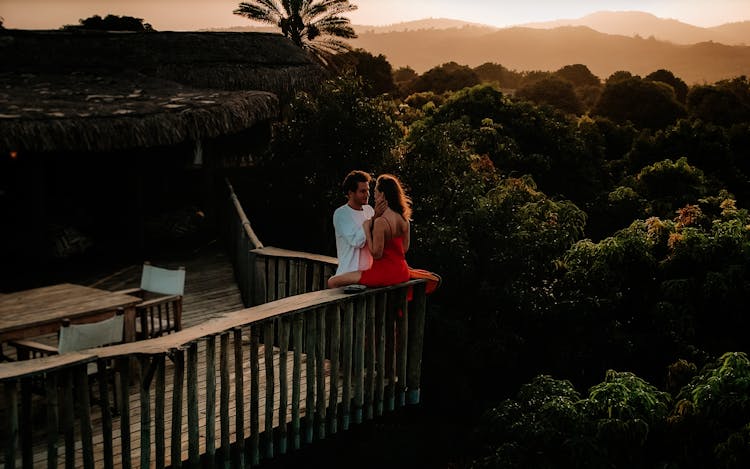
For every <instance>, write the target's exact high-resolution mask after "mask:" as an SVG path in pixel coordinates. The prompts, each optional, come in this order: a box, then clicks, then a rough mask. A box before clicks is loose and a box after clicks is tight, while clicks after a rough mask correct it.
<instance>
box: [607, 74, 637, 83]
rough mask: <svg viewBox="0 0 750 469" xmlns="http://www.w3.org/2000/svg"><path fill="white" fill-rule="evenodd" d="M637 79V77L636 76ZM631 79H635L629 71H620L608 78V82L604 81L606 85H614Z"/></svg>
mask: <svg viewBox="0 0 750 469" xmlns="http://www.w3.org/2000/svg"><path fill="white" fill-rule="evenodd" d="M636 77H637V76H636ZM630 78H634V76H633V74H632V73H630V72H628V71H627V70H618V71H616V72H614V73H612V75H610V76H608V77H607V79H606V80H604V84H605V85H613V84H615V83H617V82H620V81H625V80H628V79H630Z"/></svg>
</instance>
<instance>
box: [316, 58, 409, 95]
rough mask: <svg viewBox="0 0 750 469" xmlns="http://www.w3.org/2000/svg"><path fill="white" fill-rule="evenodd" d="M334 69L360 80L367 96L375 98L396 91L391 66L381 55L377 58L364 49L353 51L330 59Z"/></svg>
mask: <svg viewBox="0 0 750 469" xmlns="http://www.w3.org/2000/svg"><path fill="white" fill-rule="evenodd" d="M331 61H332V63H334V64H335V65H334V66H335V68H337V69H339V70H341V71H342V72H343V73H352V74H354V75H356V76H359V77H361V78H362V84H363V86H364V89H365V93H366V94H367V96H370V97H375V96H378V95H381V94H385V93H392V92H394V91H395V90H396V85H395V83H394V82H393V71H392V68H391V64H390V63H389V62H388V60H387V59H386V58H385V56H384V55H383V54H379V55H378V56H377V57H376V56H374V55H372V54H371V53H369V52H367V51H366V50H364V49H355V50H352V51H349V52H345V53H342V54H337V55H335V56H333V57H332V59H331Z"/></svg>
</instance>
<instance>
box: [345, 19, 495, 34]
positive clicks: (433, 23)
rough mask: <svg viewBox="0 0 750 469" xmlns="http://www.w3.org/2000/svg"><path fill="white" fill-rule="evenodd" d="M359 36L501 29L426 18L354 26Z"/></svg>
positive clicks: (459, 21) (464, 22) (478, 24)
mask: <svg viewBox="0 0 750 469" xmlns="http://www.w3.org/2000/svg"><path fill="white" fill-rule="evenodd" d="M353 27H354V30H355V31H356V32H357V34H365V33H376V34H382V33H392V32H398V31H416V30H420V29H451V28H466V29H467V30H470V31H471V32H490V31H497V30H498V29H499V28H496V27H494V26H488V25H486V24H480V23H470V22H468V21H461V20H452V19H449V18H425V19H422V20H414V21H404V22H401V23H394V24H388V25H385V26H368V25H357V24H355V25H353Z"/></svg>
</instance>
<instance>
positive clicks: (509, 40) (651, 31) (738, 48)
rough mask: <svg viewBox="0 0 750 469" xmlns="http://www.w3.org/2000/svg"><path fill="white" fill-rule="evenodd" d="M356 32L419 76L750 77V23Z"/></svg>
mask: <svg viewBox="0 0 750 469" xmlns="http://www.w3.org/2000/svg"><path fill="white" fill-rule="evenodd" d="M353 27H354V29H355V31H356V32H357V34H358V38H357V39H352V40H349V43H350V44H351V45H352V46H353V47H355V48H362V49H365V50H367V51H368V52H370V53H372V54H375V55H378V54H383V55H384V56H385V57H386V58H387V59H388V61H389V62H390V63H391V65H392V66H393V68H394V69H396V68H399V67H405V66H409V67H411V68H413V69H414V70H415V71H416V72H418V73H423V72H425V71H426V70H428V69H430V68H432V67H435V66H437V65H440V64H443V63H446V62H450V61H454V62H457V63H459V64H463V65H469V66H471V67H475V66H477V65H481V64H482V63H485V62H494V63H499V64H502V65H503V66H505V67H506V68H508V69H511V70H516V71H525V70H550V71H552V70H557V69H559V68H560V67H563V66H565V65H570V64H576V63H581V64H584V65H586V66H587V67H588V68H589V69H590V70H591V71H592V72H593V73H594V74H595V75H597V76H599V77H600V78H602V79H604V78H606V77H608V76H609V75H611V74H612V73H613V72H615V71H618V70H627V71H629V72H631V73H633V74H636V75H647V74H649V73H651V72H653V71H655V70H658V69H660V68H665V69H668V70H670V71H672V72H673V73H674V74H675V75H677V76H679V77H680V78H682V79H683V80H685V81H686V82H687V83H688V84H694V83H713V82H715V81H718V80H721V79H725V78H733V77H736V76H740V75H750V46H749V45H750V21H742V22H737V23H727V24H723V25H720V26H716V27H711V28H702V27H698V26H694V25H690V24H687V23H682V22H679V21H677V20H673V19H665V18H659V17H656V16H654V15H652V14H649V13H643V12H637V11H619V12H598V13H593V14H590V15H587V16H584V17H582V18H578V19H570V20H566V19H561V20H556V21H551V22H545V23H529V24H524V25H519V26H513V27H507V28H497V27H493V26H488V25H483V24H477V23H469V22H464V21H460V20H453V19H447V18H428V19H423V20H417V21H409V22H403V23H397V24H392V25H387V26H368V25H353ZM232 30H235V31H236V30H245V31H247V30H255V31H259V30H262V31H278V29H276V28H232Z"/></svg>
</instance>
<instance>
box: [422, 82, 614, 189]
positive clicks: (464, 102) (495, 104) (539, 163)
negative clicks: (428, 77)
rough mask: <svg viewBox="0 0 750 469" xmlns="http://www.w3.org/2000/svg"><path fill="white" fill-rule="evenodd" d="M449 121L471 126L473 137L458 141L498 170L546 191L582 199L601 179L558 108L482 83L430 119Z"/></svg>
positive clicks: (454, 98)
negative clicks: (528, 178)
mask: <svg viewBox="0 0 750 469" xmlns="http://www.w3.org/2000/svg"><path fill="white" fill-rule="evenodd" d="M454 120H461V121H465V122H468V124H469V125H470V126H471V128H472V129H474V138H472V139H468V140H466V139H465V140H463V143H462V144H464V145H471V146H472V147H473V149H474V150H475V151H476V152H477V153H480V154H487V155H488V156H489V157H490V159H491V160H492V162H493V163H494V165H495V167H496V168H498V170H499V171H500V172H501V173H502V174H508V175H523V174H530V175H532V176H533V178H534V181H535V182H536V183H537V184H538V185H539V187H540V188H541V190H542V191H544V192H545V193H547V194H550V195H552V196H558V195H561V196H563V197H566V198H568V199H571V200H573V201H574V202H576V203H579V204H582V203H584V202H585V201H586V200H588V199H590V198H591V197H592V196H593V194H592V193H593V191H595V190H596V187H595V186H593V185H591V182H592V181H598V180H601V178H599V177H597V176H594V174H597V175H598V174H599V172H600V171H601V170H602V167H601V166H600V165H598V164H597V161H596V160H595V159H594V158H591V156H590V155H589V154H587V153H586V152H585V148H584V145H583V142H582V141H581V139H580V138H579V135H578V129H577V126H576V123H575V122H574V121H572V120H568V119H566V118H565V117H564V116H563V115H561V114H560V113H558V112H555V111H553V110H550V109H540V108H538V107H536V106H534V105H533V104H531V103H529V102H523V101H520V102H519V101H513V100H511V99H509V98H507V97H505V96H504V95H503V94H502V93H501V92H499V91H497V90H495V89H493V88H492V87H490V86H486V85H485V86H476V87H472V88H466V89H464V90H461V91H459V92H456V93H454V94H453V96H452V97H451V98H450V99H448V100H447V101H446V102H445V104H444V105H442V106H440V108H439V109H438V110H437V112H436V113H435V114H434V115H433V116H432V118H431V122H434V123H441V122H448V121H454ZM427 124H429V122H428V123H427ZM583 181H587V182H586V183H584V182H583Z"/></svg>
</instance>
